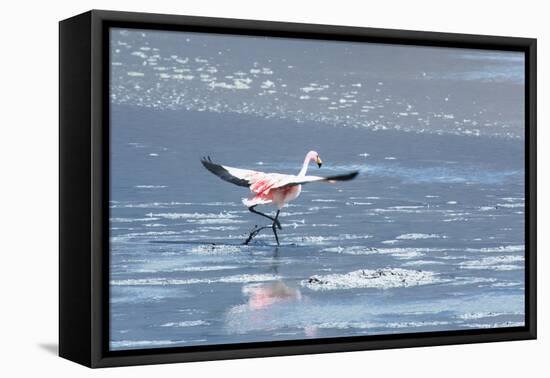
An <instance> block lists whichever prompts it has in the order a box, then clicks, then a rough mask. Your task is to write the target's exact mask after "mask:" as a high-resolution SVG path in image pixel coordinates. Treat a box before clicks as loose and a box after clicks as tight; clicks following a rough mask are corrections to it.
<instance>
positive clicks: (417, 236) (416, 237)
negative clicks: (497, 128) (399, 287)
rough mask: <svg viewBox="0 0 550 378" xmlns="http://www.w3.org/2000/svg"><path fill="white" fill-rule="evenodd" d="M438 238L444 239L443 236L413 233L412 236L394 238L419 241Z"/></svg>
mask: <svg viewBox="0 0 550 378" xmlns="http://www.w3.org/2000/svg"><path fill="white" fill-rule="evenodd" d="M439 238H445V236H440V235H437V234H419V233H413V234H403V235H399V236H398V237H396V239H398V240H419V239H439Z"/></svg>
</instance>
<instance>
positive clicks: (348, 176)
mask: <svg viewBox="0 0 550 378" xmlns="http://www.w3.org/2000/svg"><path fill="white" fill-rule="evenodd" d="M358 174H359V171H353V172H350V173H346V174H343V175H337V176H331V177H327V178H326V179H327V180H328V181H349V180H353V179H354V178H355V177H357V175H358Z"/></svg>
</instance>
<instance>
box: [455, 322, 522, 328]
mask: <svg viewBox="0 0 550 378" xmlns="http://www.w3.org/2000/svg"><path fill="white" fill-rule="evenodd" d="M523 326H525V322H500V323H471V324H464V327H468V328H507V327H523Z"/></svg>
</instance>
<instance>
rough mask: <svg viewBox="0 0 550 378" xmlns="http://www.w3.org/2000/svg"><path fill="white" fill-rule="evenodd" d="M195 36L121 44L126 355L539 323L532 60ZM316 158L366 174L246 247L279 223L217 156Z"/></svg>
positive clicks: (274, 165)
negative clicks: (531, 223)
mask: <svg viewBox="0 0 550 378" xmlns="http://www.w3.org/2000/svg"><path fill="white" fill-rule="evenodd" d="M178 35H179V34H178V33H171V34H170V35H166V34H162V33H157V32H148V33H143V34H142V33H141V32H131V31H126V30H120V33H118V32H114V33H113V34H112V39H113V46H112V49H111V56H112V63H116V64H115V65H111V67H112V70H111V79H112V81H111V86H110V90H111V93H110V95H111V96H110V98H111V111H112V113H111V115H112V130H111V131H112V134H111V146H112V154H113V155H112V158H111V164H112V174H111V177H112V179H111V191H110V195H111V196H110V197H111V198H110V199H109V200H110V202H109V211H110V214H109V219H110V235H109V237H110V240H111V252H110V264H111V265H110V278H109V281H110V282H111V284H112V285H111V318H110V319H111V334H110V341H111V343H110V346H111V349H115V350H124V349H134V348H162V347H177V346H195V345H212V344H227V343H240V342H261V341H273V340H288V339H304V338H326V337H341V336H359V335H380V334H395V333H410V332H431V331H442V330H469V329H476V328H478V329H479V328H491V327H514V326H518V325H522V324H524V314H523V310H524V307H525V303H524V290H525V283H524V273H525V272H524V264H525V245H524V227H525V221H524V211H525V207H526V204H525V201H524V192H525V187H524V185H523V180H524V174H523V168H524V160H523V158H524V149H523V141H524V139H523V138H524V131H523V121H522V120H523V113H522V112H523V107H522V106H514V105H513V104H516V103H517V104H521V103H522V96H523V93H524V91H523V87H522V86H521V85H519V84H518V83H521V81H522V77H521V75H522V72H523V70H522V69H518V67H519V68H521V65H522V61H521V59H520V60H518V59H517V57H518V56H519V55H521V54H516V53H510V54H507V53H498V52H495V53H494V54H496V55H497V57H500V58H503V59H502V60H499V59H495V56H494V54H493V53H492V54H493V55H487V54H484V53H482V52H478V51H470V50H467V51H463V50H456V49H445V50H442V49H437V51H435V50H430V49H422V50H421V51H420V53H418V54H417V53H416V52H415V50H414V49H411V48H410V47H407V48H403V50H401V48H398V49H397V50H395V51H393V52H392V59H391V60H390V61H391V64H388V59H387V51H384V49H381V47H380V46H378V45H373V46H370V47H368V48H364V49H362V50H359V49H355V48H354V49H349V52H347V53H344V50H342V49H341V45H340V44H339V43H336V42H335V43H334V44H330V46H325V45H324V46H325V47H324V48H323V49H322V50H319V49H318V48H317V47H316V46H315V43H316V41H297V40H295V41H294V42H293V43H291V44H288V43H287V42H285V41H284V40H280V41H279V42H278V43H279V44H280V45H277V44H273V45H272V46H270V48H268V49H266V48H265V46H266V45H265V44H266V43H271V41H266V40H265V39H263V38H262V39H261V40H258V39H256V38H253V37H250V38H247V42H246V44H244V45H242V39H239V38H235V37H230V36H227V37H223V38H222V40H220V39H219V38H220V37H219V36H217V37H216V38H209V36H205V35H200V34H193V33H185V38H178V37H177V36H178ZM239 41H240V42H239ZM141 47H148V48H150V49H149V50H143V49H141ZM260 47H261V48H260ZM133 53H134V54H133ZM441 54H443V55H441ZM499 54H500V55H499ZM342 56H346V69H345V70H342V69H341V68H339V69H330V68H331V67H335V66H337V67H340V66H341V63H342V59H341V57H342ZM472 56H473V57H476V58H475V59H472V58H471V57H472ZM400 57H401V58H403V59H399V58H400ZM404 57H406V59H404ZM426 59H427V60H426ZM319 60H323V64H320V63H319ZM365 61H368V62H369V65H368V70H366V68H365V67H366V66H365V65H364V62H365ZM489 66H490V69H488V68H487V67H489ZM449 67H456V70H457V72H455V73H454V74H453V75H452V76H448V73H449ZM129 72H137V73H140V74H142V75H139V74H138V75H133V76H132V75H128V73H129ZM344 73H345V74H346V75H343V74H344ZM422 73H424V74H422ZM359 84H360V85H359ZM434 85H435V86H437V88H438V93H439V94H438V95H437V96H433V93H434V91H433V88H434V87H433V86H434ZM300 96H308V97H307V98H303V99H302V100H300ZM451 116H452V117H451ZM289 136H292V138H290V137H289ZM251 141H254V142H251ZM283 142H284V143H283ZM304 143H305V144H304ZM267 146H269V147H270V148H266V147H267ZM309 149H315V150H317V151H318V152H319V153H320V155H321V156H322V158H323V162H324V164H323V166H322V168H320V169H319V168H317V167H316V166H314V165H312V166H311V167H310V171H308V173H310V174H314V175H331V174H339V173H341V172H346V171H351V170H359V171H360V172H361V173H360V175H359V176H358V177H357V178H356V179H355V180H353V181H349V182H345V183H343V182H342V183H337V184H334V185H314V184H311V185H307V186H304V187H303V190H302V193H301V196H300V197H299V198H298V199H297V200H296V201H295V202H293V203H292V204H291V206H289V207H286V208H285V209H283V212H282V213H281V217H280V219H281V223H282V226H283V229H282V230H280V231H279V236H280V239H281V246H279V247H276V245H275V243H274V239H273V236H272V235H271V233H270V230H264V231H262V233H261V234H260V235H258V237H257V238H256V239H255V240H254V241H253V242H252V243H251V244H250V245H248V246H243V245H241V243H242V242H243V241H244V239H245V238H246V236H247V235H248V233H249V232H250V230H252V228H253V227H254V226H255V225H267V223H268V222H269V221H268V220H267V219H264V218H261V217H259V216H256V215H254V214H251V213H250V212H249V211H248V210H247V209H246V208H245V207H244V206H243V205H242V203H241V201H240V200H241V198H243V197H246V196H247V195H248V192H247V190H246V188H240V187H238V186H233V185H231V184H229V183H226V182H223V181H222V180H219V179H218V178H216V177H214V176H213V175H211V174H210V173H209V172H207V171H205V170H204V168H203V167H202V166H201V164H200V162H199V158H200V157H201V156H205V155H210V156H212V158H213V159H215V160H216V161H219V162H220V163H223V164H228V165H231V166H236V167H241V168H246V169H256V170H261V171H265V172H284V173H297V172H298V171H299V169H300V166H301V162H302V161H303V155H304V154H305V152H306V151H307V150H309ZM386 158H394V159H386ZM258 209H259V210H260V211H265V212H267V213H269V214H273V209H271V208H269V207H259V208H258ZM310 280H311V282H309V281H310Z"/></svg>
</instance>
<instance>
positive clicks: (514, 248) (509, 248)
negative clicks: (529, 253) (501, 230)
mask: <svg viewBox="0 0 550 378" xmlns="http://www.w3.org/2000/svg"><path fill="white" fill-rule="evenodd" d="M524 250H525V246H524V245H522V244H519V245H501V246H498V247H485V248H466V252H482V253H493V252H523V251H524Z"/></svg>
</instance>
